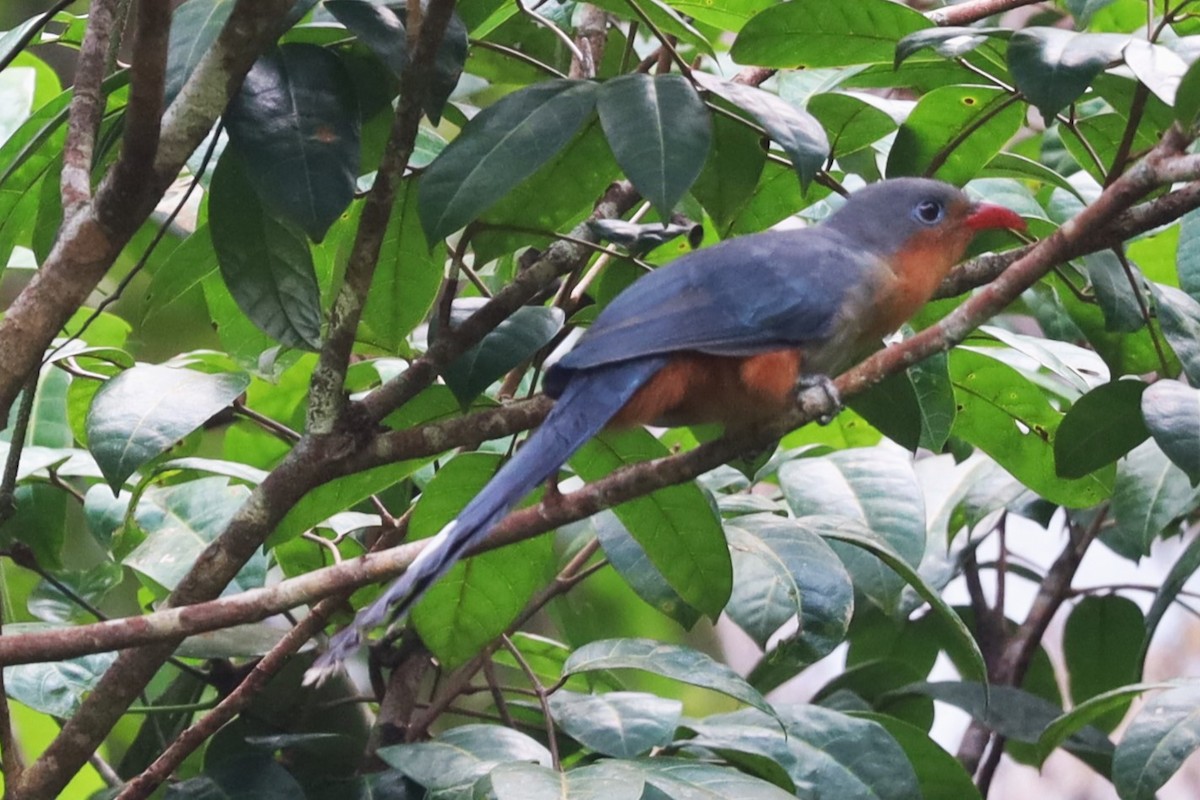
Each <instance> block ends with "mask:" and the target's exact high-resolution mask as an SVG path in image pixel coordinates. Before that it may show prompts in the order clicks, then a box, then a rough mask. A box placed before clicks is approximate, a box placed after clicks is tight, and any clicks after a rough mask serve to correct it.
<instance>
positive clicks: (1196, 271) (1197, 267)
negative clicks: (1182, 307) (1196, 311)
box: [1175, 210, 1200, 300]
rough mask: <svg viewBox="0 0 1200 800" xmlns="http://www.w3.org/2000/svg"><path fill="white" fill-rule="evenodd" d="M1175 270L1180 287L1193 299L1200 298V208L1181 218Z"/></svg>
mask: <svg viewBox="0 0 1200 800" xmlns="http://www.w3.org/2000/svg"><path fill="white" fill-rule="evenodd" d="M1175 271H1176V272H1177V273H1178V275H1179V288H1181V289H1183V290H1184V291H1185V292H1187V293H1188V295H1189V296H1190V297H1191V298H1192V299H1193V300H1200V210H1193V211H1189V212H1188V213H1186V214H1184V215H1183V216H1182V217H1181V218H1180V219H1179V244H1178V245H1177V246H1176V249H1175Z"/></svg>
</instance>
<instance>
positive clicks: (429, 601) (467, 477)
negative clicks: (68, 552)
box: [409, 453, 554, 669]
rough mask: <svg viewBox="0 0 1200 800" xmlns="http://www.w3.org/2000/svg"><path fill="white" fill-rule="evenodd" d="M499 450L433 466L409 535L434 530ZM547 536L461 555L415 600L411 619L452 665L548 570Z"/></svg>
mask: <svg viewBox="0 0 1200 800" xmlns="http://www.w3.org/2000/svg"><path fill="white" fill-rule="evenodd" d="M498 465H499V457H498V456H496V455H493V454H491V453H463V454H461V455H459V456H457V457H456V458H454V459H452V460H451V461H449V462H448V463H446V464H445V465H443V466H442V468H441V469H440V470H438V473H437V475H436V476H435V477H434V479H433V480H432V481H430V482H429V483H428V484H427V485H426V486H425V491H423V492H422V493H421V497H420V499H419V500H418V501H417V504H416V507H415V508H414V510H413V515H412V521H411V522H410V523H409V536H410V537H411V538H413V539H423V538H426V537H428V536H433V535H434V534H436V533H437V532H438V531H440V530H441V529H442V528H443V527H444V526H445V525H446V523H448V522H450V520H452V519H454V517H455V516H457V514H458V512H459V511H460V510H462V508H463V506H465V505H466V504H467V502H468V501H470V500H471V498H473V497H474V496H475V495H476V494H478V493H479V491H480V490H482V489H483V487H484V486H485V485H486V484H487V482H488V481H489V480H490V479H491V477H492V474H493V473H494V472H495V470H496V468H497V466H498ZM553 544H554V543H553V541H552V540H551V539H550V537H548V536H539V537H535V538H533V539H529V540H528V541H524V542H520V543H518V544H514V545H510V546H508V547H503V548H500V549H499V550H495V551H492V552H490V553H482V554H480V555H478V556H475V557H473V558H468V559H466V560H463V561H460V562H458V563H457V564H455V565H454V567H453V568H452V569H451V570H450V571H449V572H448V573H446V576H445V577H444V578H442V579H441V580H439V581H438V582H437V583H435V584H434V585H433V587H432V588H431V589H430V590H429V591H428V592H426V593H425V596H424V597H422V598H421V600H420V601H419V602H418V603H417V604H416V605H415V606H414V607H413V610H412V614H411V615H410V618H411V623H412V625H413V627H414V628H416V630H417V633H419V634H420V636H421V641H423V642H424V643H425V645H426V646H427V647H428V648H429V649H430V650H431V651H433V653H434V654H435V655H436V656H437V657H438V660H439V661H441V662H442V663H443V664H445V665H446V666H447V667H448V668H451V669H453V668H454V667H457V666H459V665H460V664H463V663H464V662H466V661H467V660H468V659H469V658H471V656H473V655H475V653H476V652H478V651H479V649H480V648H481V647H483V646H484V645H485V644H487V643H488V642H490V641H491V640H492V639H495V638H496V637H497V636H499V635H500V634H501V633H503V632H504V630H505V628H506V627H507V626H508V624H509V623H510V622H512V620H513V618H514V617H515V616H516V615H517V614H518V613H519V612H520V611H521V609H522V608H524V607H525V604H526V603H527V602H529V598H530V597H532V596H533V593H534V592H535V591H537V589H538V588H539V587H540V586H542V585H543V584H544V583H545V582H546V581H548V580H549V579H550V578H551V577H552V575H553V568H554V550H553Z"/></svg>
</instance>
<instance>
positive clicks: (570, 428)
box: [305, 358, 665, 683]
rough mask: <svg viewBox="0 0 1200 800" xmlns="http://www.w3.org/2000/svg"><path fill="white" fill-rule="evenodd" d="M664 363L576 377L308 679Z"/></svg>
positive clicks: (402, 601) (392, 614)
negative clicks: (517, 447) (542, 419)
mask: <svg viewBox="0 0 1200 800" xmlns="http://www.w3.org/2000/svg"><path fill="white" fill-rule="evenodd" d="M664 363H665V359H663V358H651V359H639V360H636V361H630V362H624V363H620V364H613V365H609V366H605V367H601V368H598V369H594V370H588V371H587V372H580V373H576V374H575V375H573V376H572V377H571V380H570V382H569V383H568V384H567V386H566V388H565V390H564V391H563V393H562V395H561V397H559V399H558V402H557V403H555V406H554V408H553V410H551V412H550V415H549V416H547V417H546V420H545V422H543V423H542V425H541V427H540V428H538V429H537V430H536V431H534V433H533V435H532V436H530V437H529V441H527V442H526V443H525V445H524V446H523V447H522V448H521V449H520V450H518V451H517V453H516V455H514V456H513V457H512V459H510V460H509V462H508V463H507V464H505V465H504V466H503V467H501V469H500V471H499V472H497V473H496V475H495V477H493V478H492V480H491V481H490V482H489V483H488V485H487V486H486V487H484V489H483V490H482V491H481V492H480V493H479V494H478V495H476V496H475V499H473V500H472V501H471V502H470V503H468V504H467V506H466V507H465V508H464V509H463V510H462V512H461V513H460V514H459V515H458V518H457V519H454V520H452V521H451V522H450V523H449V524H447V525H446V527H444V528H442V530H441V531H440V532H439V533H438V534H437V535H436V536H434V537H433V538H431V539H429V540H428V543H427V544H426V545H425V548H424V549H423V550H422V551H421V552H420V554H418V555H417V557H416V558H415V559H413V562H412V564H410V565H409V567H408V569H407V570H405V572H404V574H403V575H401V576H400V577H399V578H397V579H396V581H395V583H393V584H392V585H391V586H389V587H388V588H387V590H386V591H384V593H383V594H382V595H381V596H380V597H379V598H378V599H377V600H376V601H375V602H373V603H372V604H371V605H369V606H367V607H366V608H364V609H363V610H362V611H360V612H359V614H358V617H357V618H356V619H355V620H354V622H353V623H351V625H350V626H349V627H347V628H346V629H345V630H342V631H341V632H339V633H337V634H336V635H334V636H333V638H331V639H330V641H329V647H328V649H327V650H326V651H325V652H324V653H323V654H322V655H321V656H320V657H318V658H317V660H316V661H315V662H314V663H313V665H312V667H311V668H309V670H308V673H307V674H306V675H305V682H306V683H314V682H318V681H320V680H322V679H324V677H326V676H327V675H329V674H330V673H332V672H333V671H335V670H336V669H337V668H338V667H339V666H340V664H341V662H342V661H343V660H345V659H346V658H347V657H348V656H350V655H351V654H353V653H354V651H355V650H357V649H358V647H359V646H360V645H361V644H362V641H363V631H365V630H369V629H370V628H374V627H376V626H378V625H380V624H382V623H383V622H384V621H385V620H387V619H389V618H390V619H396V618H398V617H400V616H402V615H403V614H404V613H406V612H407V611H408V610H409V609H410V608H411V607H412V605H413V604H414V603H415V602H416V601H417V600H419V599H420V598H421V596H422V595H423V594H424V593H425V592H426V591H427V590H428V589H429V587H430V586H432V585H433V584H434V583H435V582H436V581H437V580H438V579H439V578H441V577H442V576H443V575H445V574H446V572H448V571H449V570H450V568H451V567H452V566H454V565H455V564H456V563H458V561H459V560H460V559H461V558H462V557H463V556H464V555H465V554H466V553H467V551H468V550H470V549H472V548H473V547H474V546H475V545H477V544H479V543H480V542H482V541H483V540H484V539H486V538H487V535H488V534H489V533H490V532H491V529H492V528H493V527H494V526H495V524H496V523H497V522H499V521H500V519H501V518H503V516H504V515H505V514H506V513H508V511H509V509H511V508H512V507H513V506H514V505H516V504H517V503H518V502H519V501H520V500H521V499H522V498H523V497H525V496H526V495H527V494H529V493H530V492H531V491H533V490H534V489H535V488H536V487H537V486H538V485H539V484H541V483H542V482H543V481H545V480H546V479H547V478H549V477H550V476H552V475H554V474H555V473H557V472H558V469H559V467H561V466H562V464H563V462H565V461H566V460H567V459H568V458H570V456H571V454H572V453H574V452H575V451H576V450H578V449H579V448H580V447H581V446H582V445H583V443H584V442H586V441H587V440H588V439H590V438H591V437H592V436H595V435H596V434H597V433H598V432H599V431H600V430H601V429H602V428H603V427H604V426H605V425H606V424H607V423H608V421H609V420H610V419H612V417H613V416H614V415H615V414H616V413H617V412H618V411H620V410H621V408H622V407H623V406H624V405H625V403H626V402H628V400H629V398H630V397H632V396H633V394H634V392H636V391H637V390H638V388H639V387H640V386H642V384H644V383H645V382H646V381H647V380H649V379H650V377H651V376H652V375H654V373H656V372H658V370H659V369H661V368H662V366H663V364H664Z"/></svg>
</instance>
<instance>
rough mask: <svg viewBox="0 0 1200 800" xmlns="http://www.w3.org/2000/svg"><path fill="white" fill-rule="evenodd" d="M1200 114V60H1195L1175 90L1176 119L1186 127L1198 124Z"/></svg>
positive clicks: (1189, 127)
mask: <svg viewBox="0 0 1200 800" xmlns="http://www.w3.org/2000/svg"><path fill="white" fill-rule="evenodd" d="M1197 116H1200V61H1196V62H1193V63H1192V65H1191V66H1190V67H1188V70H1187V72H1185V73H1184V74H1183V78H1182V79H1181V80H1180V81H1179V88H1178V89H1176V90H1175V119H1177V120H1179V124H1180V125H1182V126H1183V127H1184V128H1185V129H1188V130H1190V129H1191V128H1193V127H1194V126H1195V125H1196V117H1197Z"/></svg>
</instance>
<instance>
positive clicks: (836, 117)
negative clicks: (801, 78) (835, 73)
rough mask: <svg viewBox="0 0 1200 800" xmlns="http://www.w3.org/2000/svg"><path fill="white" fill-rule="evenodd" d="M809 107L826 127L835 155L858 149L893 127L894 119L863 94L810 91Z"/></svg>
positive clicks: (865, 146) (847, 153)
mask: <svg viewBox="0 0 1200 800" xmlns="http://www.w3.org/2000/svg"><path fill="white" fill-rule="evenodd" d="M808 111H809V113H810V114H812V115H813V116H814V117H816V118H817V120H818V121H819V122H820V123H821V124H822V125H823V126H824V127H825V131H826V133H828V135H829V149H830V150H832V151H833V153H834V155H836V156H837V157H838V158H841V157H843V156H848V155H850V154H851V153H857V152H858V151H860V150H863V149H865V148H867V147H870V146H871V145H872V144H874V143H875V142H877V141H879V140H880V139H882V138H883V137H885V136H887V135H888V134H889V133H891V132H892V131H894V130H896V121H895V120H894V119H892V117H891V115H890V114H888V113H887V112H886V111H883V110H882V109H879V108H877V107H875V106H873V105H871V103H869V102H867V101H866V100H864V99H863V98H862V97H859V96H857V95H851V94H840V93H835V92H827V93H824V94H817V95H813V97H812V98H811V99H810V100H809V101H808Z"/></svg>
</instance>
